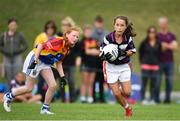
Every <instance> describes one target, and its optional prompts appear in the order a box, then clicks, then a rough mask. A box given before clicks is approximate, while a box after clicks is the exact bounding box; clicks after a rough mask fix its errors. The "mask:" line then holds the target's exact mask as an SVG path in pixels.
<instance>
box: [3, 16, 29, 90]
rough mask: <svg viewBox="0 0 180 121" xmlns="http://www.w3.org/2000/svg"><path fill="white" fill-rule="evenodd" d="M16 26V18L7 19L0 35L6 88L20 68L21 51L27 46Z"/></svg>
mask: <svg viewBox="0 0 180 121" xmlns="http://www.w3.org/2000/svg"><path fill="white" fill-rule="evenodd" d="M17 27H18V25H17V20H16V19H14V18H11V19H9V20H8V30H7V31H6V32H4V33H3V34H2V35H1V36H0V52H1V53H2V54H3V55H4V58H3V63H4V69H5V71H4V72H5V78H6V81H7V84H8V85H7V86H8V89H10V87H9V86H10V81H11V80H12V79H14V78H15V75H16V74H17V73H18V72H19V71H21V69H22V63H23V61H22V53H23V52H24V51H25V50H27V48H28V45H27V42H26V40H25V38H24V35H23V34H22V33H21V32H18V31H17Z"/></svg>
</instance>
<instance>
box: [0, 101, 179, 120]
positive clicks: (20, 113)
mask: <svg viewBox="0 0 180 121" xmlns="http://www.w3.org/2000/svg"><path fill="white" fill-rule="evenodd" d="M40 107H41V105H39V104H24V103H14V104H13V105H12V108H13V111H12V112H11V113H6V112H5V111H4V110H3V107H2V104H0V120H125V119H126V118H124V115H123V114H124V112H123V109H122V108H120V106H119V105H118V104H115V105H110V104H79V103H74V104H62V103H54V104H52V105H51V111H53V112H55V113H56V114H55V115H51V116H47V115H41V114H39V110H40ZM133 110H134V115H133V117H132V118H130V119H128V120H180V105H176V104H170V105H163V104H161V105H156V106H142V105H139V104H137V105H134V106H133Z"/></svg>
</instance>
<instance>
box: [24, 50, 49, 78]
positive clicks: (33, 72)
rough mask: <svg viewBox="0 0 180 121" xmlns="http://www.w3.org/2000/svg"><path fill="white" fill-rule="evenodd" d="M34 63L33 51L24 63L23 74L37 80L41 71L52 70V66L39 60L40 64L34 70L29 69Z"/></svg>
mask: <svg viewBox="0 0 180 121" xmlns="http://www.w3.org/2000/svg"><path fill="white" fill-rule="evenodd" d="M33 61H34V52H33V51H31V52H30V53H29V54H28V55H27V57H26V60H25V61H24V65H23V72H24V73H25V74H26V75H28V76H30V77H32V78H36V77H37V76H38V75H39V73H40V71H41V70H42V69H50V68H51V66H50V65H47V64H45V63H43V62H42V61H40V60H38V63H37V65H36V66H35V68H34V69H28V66H29V65H30V64H31V63H32V62H33Z"/></svg>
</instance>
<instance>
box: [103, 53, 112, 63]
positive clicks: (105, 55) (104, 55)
mask: <svg viewBox="0 0 180 121" xmlns="http://www.w3.org/2000/svg"><path fill="white" fill-rule="evenodd" d="M100 58H101V60H106V61H110V59H111V58H112V55H111V54H110V53H109V52H108V53H106V54H104V52H102V53H101V54H100Z"/></svg>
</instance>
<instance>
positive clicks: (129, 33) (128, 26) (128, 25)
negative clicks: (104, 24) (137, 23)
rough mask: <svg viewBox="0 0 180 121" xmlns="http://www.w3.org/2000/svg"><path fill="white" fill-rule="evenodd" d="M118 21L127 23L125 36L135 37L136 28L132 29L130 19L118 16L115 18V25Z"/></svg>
mask: <svg viewBox="0 0 180 121" xmlns="http://www.w3.org/2000/svg"><path fill="white" fill-rule="evenodd" d="M117 19H121V20H124V21H125V23H126V26H127V28H126V30H125V34H126V35H128V36H131V37H135V36H136V33H135V32H134V28H133V27H132V26H133V24H132V23H131V22H129V20H128V18H127V17H126V16H117V17H115V18H114V24H115V23H116V20H117Z"/></svg>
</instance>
